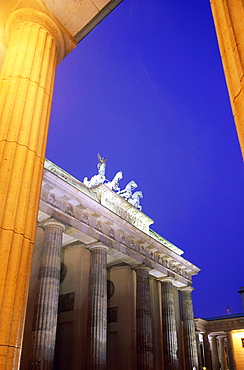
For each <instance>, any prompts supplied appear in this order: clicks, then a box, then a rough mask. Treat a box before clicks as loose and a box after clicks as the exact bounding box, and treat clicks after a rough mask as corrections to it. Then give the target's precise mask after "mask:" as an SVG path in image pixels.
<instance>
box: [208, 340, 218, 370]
mask: <svg viewBox="0 0 244 370" xmlns="http://www.w3.org/2000/svg"><path fill="white" fill-rule="evenodd" d="M209 339H210V348H211V358H212V368H213V370H219V369H220V368H219V355H218V346H217V339H216V336H215V335H213V336H210V337H209Z"/></svg>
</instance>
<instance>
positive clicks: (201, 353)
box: [196, 331, 203, 369]
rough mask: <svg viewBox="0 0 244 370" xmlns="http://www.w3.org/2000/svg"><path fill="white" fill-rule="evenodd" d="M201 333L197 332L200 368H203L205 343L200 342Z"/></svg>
mask: <svg viewBox="0 0 244 370" xmlns="http://www.w3.org/2000/svg"><path fill="white" fill-rule="evenodd" d="M200 335H201V333H200V331H196V342H197V357H198V367H199V369H202V368H203V343H202V342H201V341H200Z"/></svg>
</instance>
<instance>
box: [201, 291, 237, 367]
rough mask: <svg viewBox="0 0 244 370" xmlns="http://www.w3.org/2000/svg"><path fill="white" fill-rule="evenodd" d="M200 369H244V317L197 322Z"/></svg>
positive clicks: (228, 317)
mask: <svg viewBox="0 0 244 370" xmlns="http://www.w3.org/2000/svg"><path fill="white" fill-rule="evenodd" d="M239 293H241V294H242V298H243V293H244V289H243V287H241V290H240V292H239ZM195 324H196V331H197V337H198V353H199V361H200V366H201V367H200V368H202V369H207V370H209V369H212V370H220V369H221V370H227V369H229V370H243V369H244V313H239V314H228V315H225V316H216V317H209V318H207V319H195Z"/></svg>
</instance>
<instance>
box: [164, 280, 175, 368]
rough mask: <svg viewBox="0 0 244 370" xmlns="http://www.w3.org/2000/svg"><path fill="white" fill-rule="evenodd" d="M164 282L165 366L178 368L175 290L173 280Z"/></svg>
mask: <svg viewBox="0 0 244 370" xmlns="http://www.w3.org/2000/svg"><path fill="white" fill-rule="evenodd" d="M161 284H162V326H163V347H164V368H165V369H167V370H178V369H179V361H178V353H177V352H178V343H177V332H176V320H175V305H174V290H173V285H172V282H171V281H169V280H164V281H162V282H161Z"/></svg>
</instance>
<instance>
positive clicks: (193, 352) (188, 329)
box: [181, 287, 198, 370]
mask: <svg viewBox="0 0 244 370" xmlns="http://www.w3.org/2000/svg"><path fill="white" fill-rule="evenodd" d="M192 290H193V288H192V287H187V288H185V289H183V290H182V293H181V294H182V318H183V337H184V348H185V359H186V370H192V369H193V368H194V367H195V368H196V369H198V355H197V342H196V331H195V323H194V314H193V305H192V296H191V292H192Z"/></svg>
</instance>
